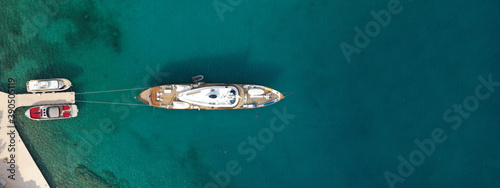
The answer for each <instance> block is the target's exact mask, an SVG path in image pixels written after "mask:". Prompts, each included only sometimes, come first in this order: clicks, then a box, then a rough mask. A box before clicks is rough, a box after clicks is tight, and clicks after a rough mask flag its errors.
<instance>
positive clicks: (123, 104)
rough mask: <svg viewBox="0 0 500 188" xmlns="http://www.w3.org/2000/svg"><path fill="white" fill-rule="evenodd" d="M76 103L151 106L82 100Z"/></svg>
mask: <svg viewBox="0 0 500 188" xmlns="http://www.w3.org/2000/svg"><path fill="white" fill-rule="evenodd" d="M75 102H86V103H99V104H118V105H130V106H150V105H147V104H133V103H116V102H105V101H82V100H75Z"/></svg>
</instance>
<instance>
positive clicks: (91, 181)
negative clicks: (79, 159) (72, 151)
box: [75, 165, 110, 187]
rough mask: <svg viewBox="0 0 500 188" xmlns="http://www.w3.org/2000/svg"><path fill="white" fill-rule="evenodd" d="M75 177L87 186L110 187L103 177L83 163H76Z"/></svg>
mask: <svg viewBox="0 0 500 188" xmlns="http://www.w3.org/2000/svg"><path fill="white" fill-rule="evenodd" d="M75 175H76V178H78V180H79V181H80V182H82V183H83V184H85V185H86V186H89V187H110V185H109V184H108V183H107V182H106V180H105V179H104V178H102V177H101V176H99V175H97V174H96V173H95V172H94V171H92V170H90V169H89V168H87V167H86V166H84V165H78V166H77V167H76V169H75Z"/></svg>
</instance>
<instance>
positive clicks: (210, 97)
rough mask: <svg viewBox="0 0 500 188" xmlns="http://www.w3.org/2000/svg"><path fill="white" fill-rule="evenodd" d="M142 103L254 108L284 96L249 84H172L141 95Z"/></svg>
mask: <svg viewBox="0 0 500 188" xmlns="http://www.w3.org/2000/svg"><path fill="white" fill-rule="evenodd" d="M138 98H139V100H140V101H142V102H143V103H145V104H147V105H150V106H154V107H158V108H165V109H197V110H223V109H252V108H261V107H265V106H269V105H272V104H275V103H277V102H279V101H280V100H281V99H283V98H284V96H283V94H281V93H280V92H278V91H277V90H274V89H271V88H269V87H265V86H260V85H250V84H205V83H195V84H171V85H161V86H156V87H152V88H149V89H146V90H144V91H143V92H141V93H140V94H139V96H138Z"/></svg>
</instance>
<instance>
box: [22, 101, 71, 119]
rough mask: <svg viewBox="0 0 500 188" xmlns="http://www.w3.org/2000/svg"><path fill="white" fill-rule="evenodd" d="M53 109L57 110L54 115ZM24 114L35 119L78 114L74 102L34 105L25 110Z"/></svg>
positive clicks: (66, 116)
mask: <svg viewBox="0 0 500 188" xmlns="http://www.w3.org/2000/svg"><path fill="white" fill-rule="evenodd" d="M54 110H56V111H57V112H55V113H56V114H55V115H54V113H53V112H52V111H54ZM24 115H25V116H26V117H28V118H29V119H31V120H35V121H44V120H59V119H71V118H74V117H76V116H78V108H77V106H76V105H74V104H73V105H69V104H68V105H47V106H35V107H32V108H30V109H28V110H26V112H25V113H24Z"/></svg>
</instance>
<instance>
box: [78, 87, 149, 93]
mask: <svg viewBox="0 0 500 188" xmlns="http://www.w3.org/2000/svg"><path fill="white" fill-rule="evenodd" d="M146 88H149V87H143V88H132V89H117V90H105V91H92V92H83V93H75V95H83V94H95V93H109V92H119V91H130V90H139V89H146Z"/></svg>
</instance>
